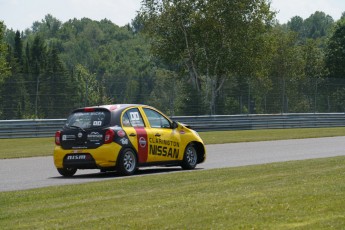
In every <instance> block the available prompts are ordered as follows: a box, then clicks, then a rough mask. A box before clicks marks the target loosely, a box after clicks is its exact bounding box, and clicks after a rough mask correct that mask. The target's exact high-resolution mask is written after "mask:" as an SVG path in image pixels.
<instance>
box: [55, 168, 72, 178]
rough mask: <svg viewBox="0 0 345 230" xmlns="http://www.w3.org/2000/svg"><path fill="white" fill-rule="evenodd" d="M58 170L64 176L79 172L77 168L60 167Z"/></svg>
mask: <svg viewBox="0 0 345 230" xmlns="http://www.w3.org/2000/svg"><path fill="white" fill-rule="evenodd" d="M57 170H58V172H59V173H60V174H61V175H62V176H64V177H72V176H73V175H74V174H75V173H76V172H77V169H75V168H59V169H57Z"/></svg>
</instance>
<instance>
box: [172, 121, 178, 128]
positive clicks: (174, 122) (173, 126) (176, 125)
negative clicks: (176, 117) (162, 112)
mask: <svg viewBox="0 0 345 230" xmlns="http://www.w3.org/2000/svg"><path fill="white" fill-rule="evenodd" d="M177 127H178V124H177V122H176V121H173V123H172V124H171V128H172V129H176V128H177Z"/></svg>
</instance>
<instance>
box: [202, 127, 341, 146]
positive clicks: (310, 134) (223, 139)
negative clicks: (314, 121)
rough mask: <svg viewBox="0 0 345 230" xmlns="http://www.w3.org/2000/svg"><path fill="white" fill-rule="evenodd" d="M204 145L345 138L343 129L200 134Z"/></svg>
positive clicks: (263, 130)
mask: <svg viewBox="0 0 345 230" xmlns="http://www.w3.org/2000/svg"><path fill="white" fill-rule="evenodd" d="M200 136H201V138H202V139H203V140H204V142H205V143H206V144H223V143H237V142H253V141H270V140H287V139H303V138H318V137H335V136H345V127H334V128H304V129H262V130H243V131H218V132H202V133H200Z"/></svg>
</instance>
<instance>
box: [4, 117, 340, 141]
mask: <svg viewBox="0 0 345 230" xmlns="http://www.w3.org/2000/svg"><path fill="white" fill-rule="evenodd" d="M171 118H172V119H173V120H176V121H179V122H181V123H185V124H188V125H190V126H191V127H192V128H193V129H195V130H197V131H215V130H219V131H220V130H250V129H285V128H320V127H342V126H345V114H344V113H324V114H320V113H316V114H305V113H304V114H278V115H254V114H250V115H215V116H176V117H171ZM65 121H66V120H65V119H33V120H0V138H26V137H53V136H54V134H55V132H56V131H57V130H59V129H61V128H62V126H63V125H64V123H65Z"/></svg>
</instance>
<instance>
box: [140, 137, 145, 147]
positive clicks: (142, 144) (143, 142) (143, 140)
mask: <svg viewBox="0 0 345 230" xmlns="http://www.w3.org/2000/svg"><path fill="white" fill-rule="evenodd" d="M139 144H140V147H142V148H145V147H146V139H145V138H144V137H140V138H139Z"/></svg>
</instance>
